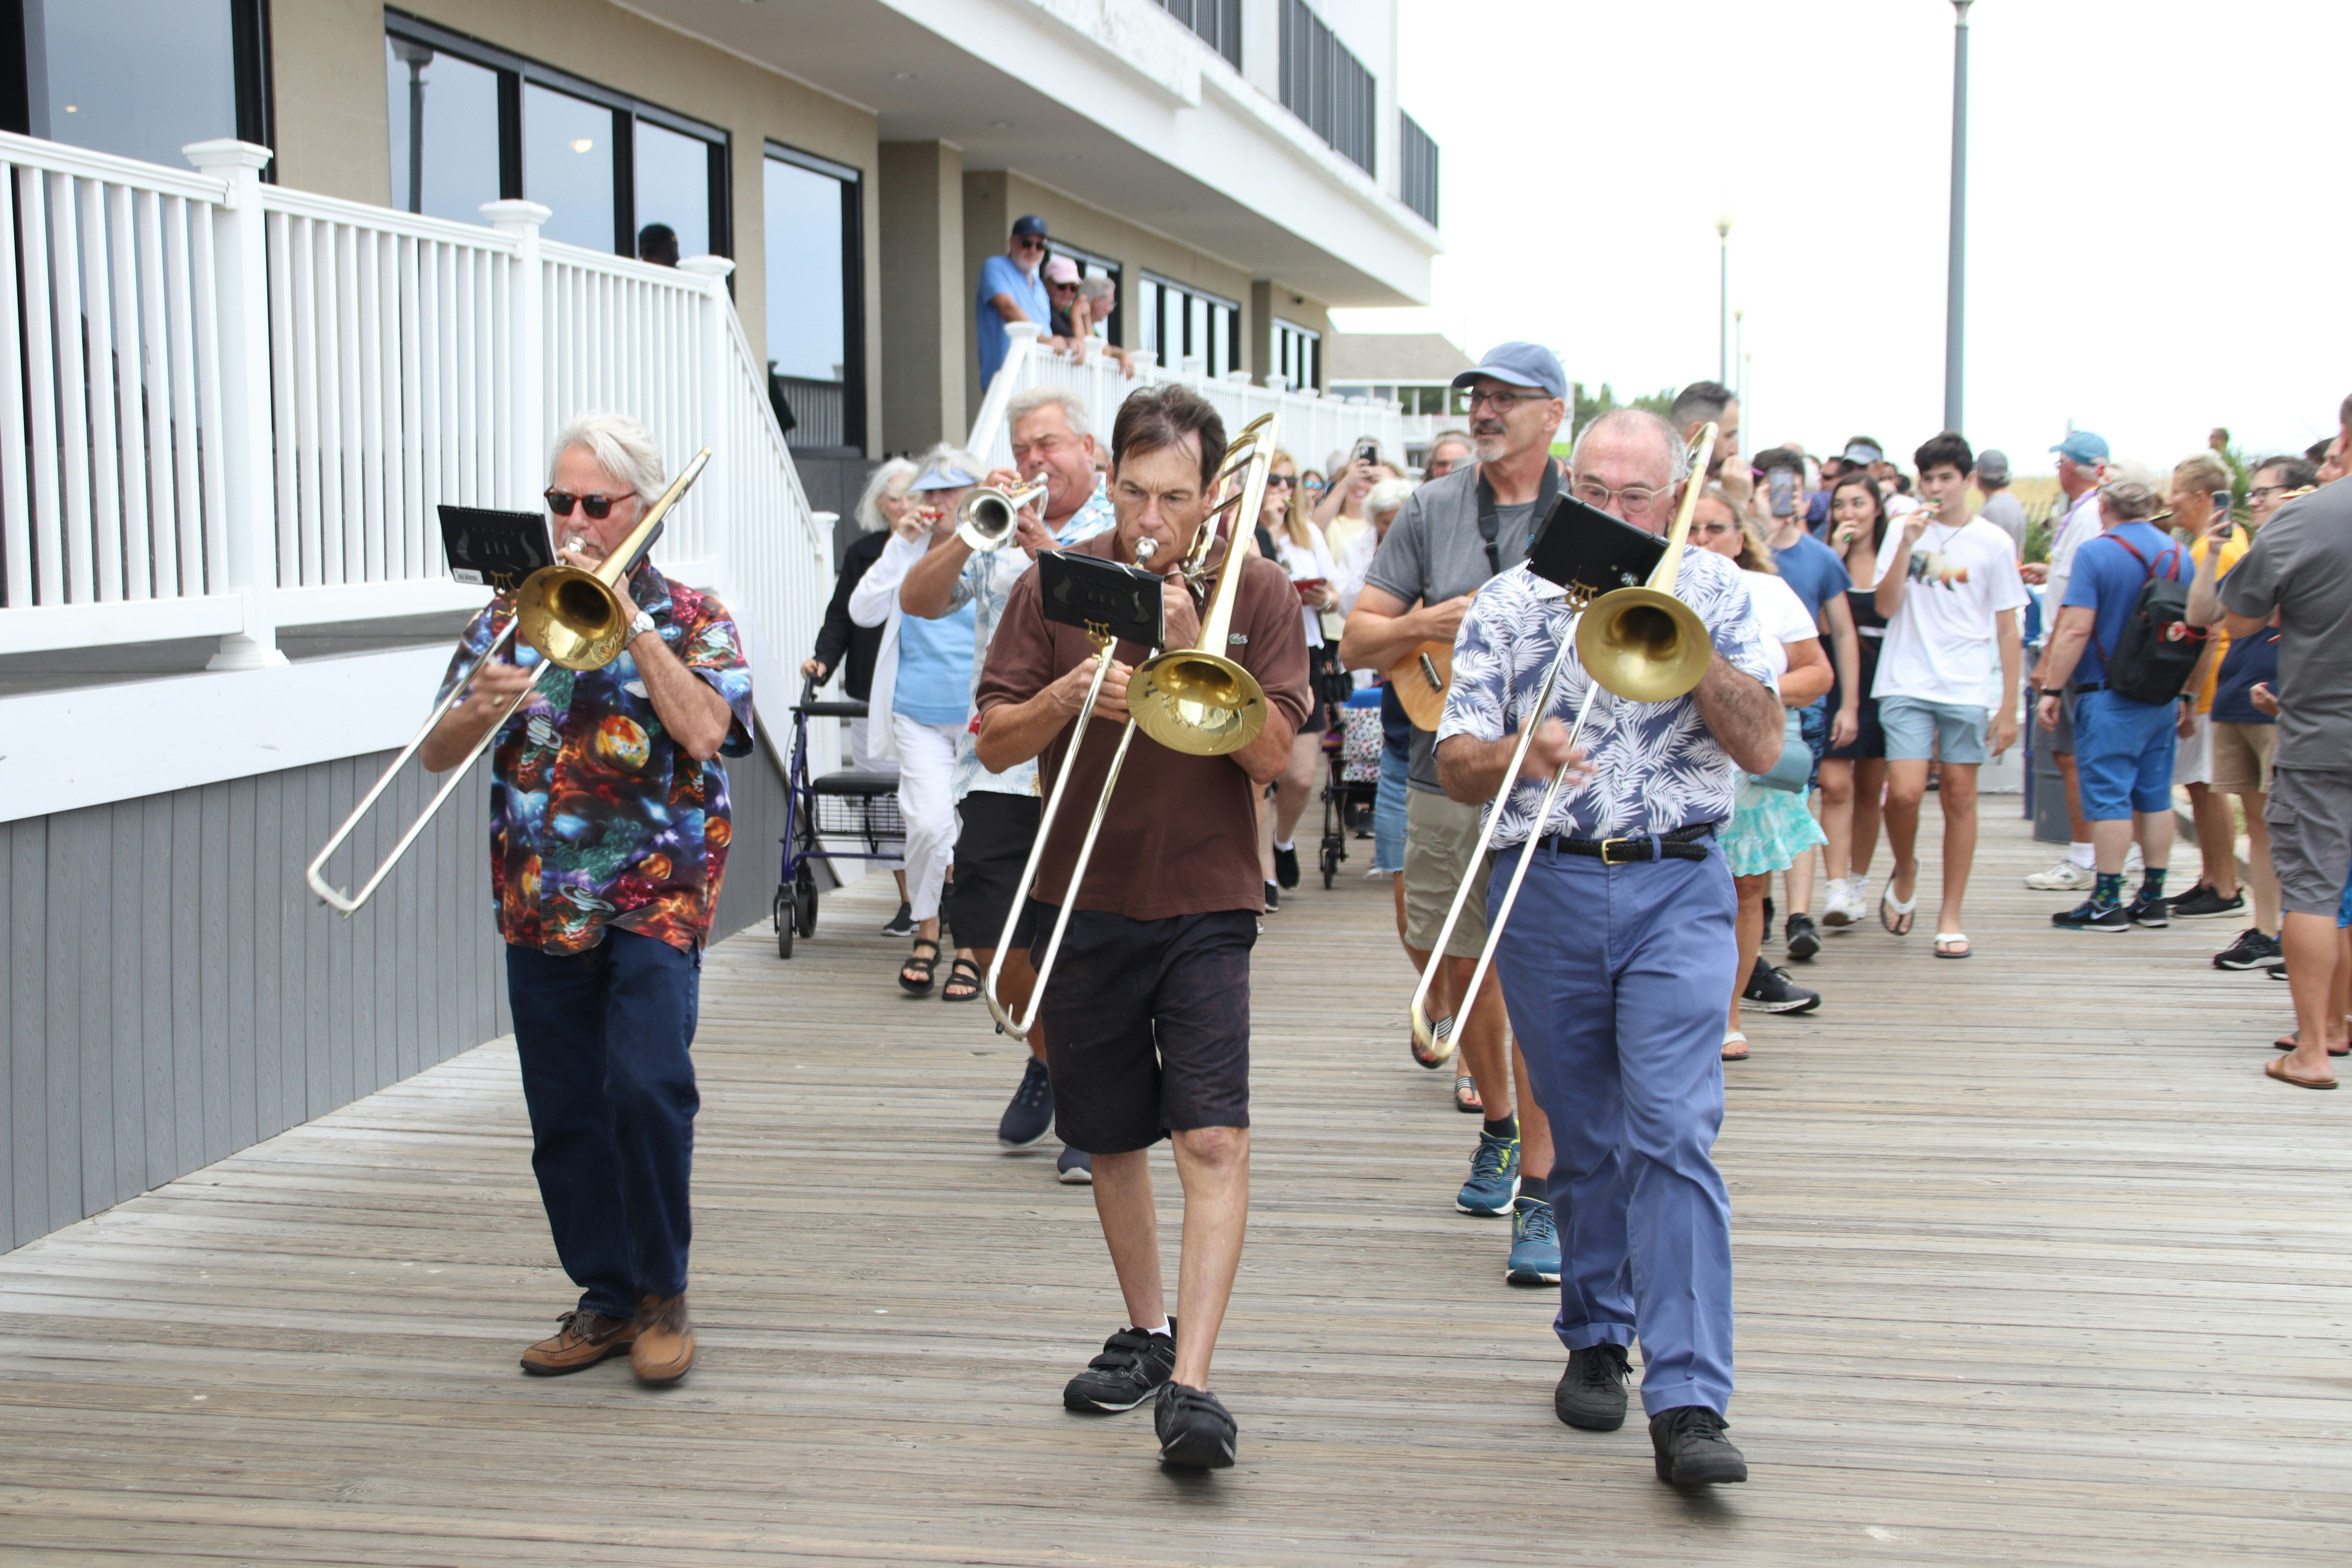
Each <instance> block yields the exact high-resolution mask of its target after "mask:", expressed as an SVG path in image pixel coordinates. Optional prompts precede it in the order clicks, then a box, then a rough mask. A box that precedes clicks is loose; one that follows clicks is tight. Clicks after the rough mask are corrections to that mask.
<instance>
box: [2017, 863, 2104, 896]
mask: <svg viewBox="0 0 2352 1568" xmlns="http://www.w3.org/2000/svg"><path fill="white" fill-rule="evenodd" d="M2097 881H2098V876H2097V874H2096V873H2095V872H2094V871H2093V870H2092V869H2091V868H2089V867H2088V866H2077V865H2075V864H2074V858H2073V857H2071V856H2065V855H2062V856H2060V857H2059V858H2058V864H2056V865H2055V866H2053V867H2051V868H2050V869H2048V870H2047V871H2036V872H2034V873H2033V874H2032V876H2030V877H2028V878H2026V879H2025V885H2026V886H2027V887H2029V888H2031V889H2033V890H2034V891H2035V892H2037V893H2079V892H2081V891H2083V890H2084V889H2086V888H2089V887H2091V886H2093V885H2094V884H2095V883H2096V882H2097Z"/></svg>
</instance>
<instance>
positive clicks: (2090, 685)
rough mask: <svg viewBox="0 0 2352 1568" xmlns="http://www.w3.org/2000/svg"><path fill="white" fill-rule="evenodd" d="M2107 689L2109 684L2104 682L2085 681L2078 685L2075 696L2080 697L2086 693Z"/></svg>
mask: <svg viewBox="0 0 2352 1568" xmlns="http://www.w3.org/2000/svg"><path fill="white" fill-rule="evenodd" d="M2105 689H2107V683H2106V682H2105V681H2104V680H2085V681H2083V682H2081V683H2079V684H2078V685H2076V687H2075V688H2074V695H2075V696H2077V697H2080V696H2082V695H2083V693H2084V692H2085V691H2105Z"/></svg>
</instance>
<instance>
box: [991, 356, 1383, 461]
mask: <svg viewBox="0 0 2352 1568" xmlns="http://www.w3.org/2000/svg"><path fill="white" fill-rule="evenodd" d="M1005 331H1006V332H1007V333H1008V334H1009V335H1010V338H1011V341H1010V342H1009V343H1008V344H1007V347H1006V352H1005V356H1004V363H1003V367H1002V368H1001V369H999V370H998V371H997V373H996V379H995V380H993V381H992V382H990V383H989V385H988V395H987V396H985V397H984V398H982V400H981V406H980V413H979V415H978V416H976V417H975V418H974V419H973V420H972V427H971V437H970V438H969V441H970V446H971V451H972V454H973V456H975V457H977V458H980V459H981V460H982V462H985V463H988V464H990V465H992V466H996V465H1003V466H1005V467H1010V466H1011V465H1012V461H1013V440H1012V436H1011V433H1010V432H1009V431H1007V430H1006V428H1005V427H1004V405H1005V404H1006V403H1007V402H1008V401H1009V400H1010V399H1011V398H1012V397H1013V395H1015V394H1017V393H1021V392H1024V391H1026V390H1028V389H1029V388H1030V387H1033V386H1042V385H1045V384H1048V383H1051V384H1056V385H1061V386H1068V387H1073V388H1075V389H1076V391H1077V393H1078V395H1080V396H1081V397H1083V398H1085V399H1086V404H1087V413H1088V415H1089V416H1090V417H1091V419H1092V420H1093V423H1094V428H1095V434H1096V437H1097V439H1099V440H1102V441H1106V442H1108V440H1109V438H1110V430H1111V422H1112V420H1113V419H1115V418H1116V417H1117V416H1118V405H1120V404H1121V403H1123V402H1125V401H1126V400H1127V397H1128V395H1129V393H1132V392H1133V391H1135V390H1136V388H1138V387H1139V386H1144V385H1147V384H1151V383H1153V382H1162V381H1175V382H1181V383H1183V384H1185V385H1187V386H1190V387H1192V389H1193V390H1194V391H1196V392H1198V393H1200V394H1201V395H1202V396H1203V397H1205V398H1207V399H1208V400H1209V402H1210V403H1211V404H1212V405H1214V406H1215V408H1216V410H1217V413H1218V414H1219V415H1220V416H1222V417H1223V420H1224V422H1225V429H1226V430H1227V432H1228V433H1231V432H1233V431H1236V430H1239V429H1240V428H1241V427H1242V426H1244V425H1246V424H1248V423H1249V422H1250V421H1251V420H1253V419H1255V418H1256V417H1257V416H1259V415H1261V414H1267V413H1279V414H1280V415H1281V416H1282V445H1283V447H1284V449H1285V450H1286V451H1288V452H1289V453H1290V454H1291V455H1292V457H1293V458H1295V459H1296V460H1297V464H1298V466H1299V467H1300V468H1317V469H1320V468H1323V467H1324V466H1325V465H1326V464H1327V463H1328V462H1329V460H1330V458H1331V454H1333V453H1334V452H1345V451H1347V450H1348V449H1349V448H1350V447H1353V446H1354V445H1355V444H1356V442H1358V441H1360V440H1361V439H1363V438H1364V437H1367V436H1369V437H1372V438H1374V439H1375V440H1377V441H1379V442H1380V444H1381V451H1382V452H1384V453H1386V454H1388V455H1389V457H1390V458H1392V459H1399V460H1401V454H1402V452H1403V450H1404V416H1403V415H1402V413H1400V412H1399V411H1398V408H1397V405H1395V404H1393V403H1387V402H1379V403H1375V402H1370V401H1367V400H1361V399H1342V398H1336V397H1322V396H1319V395H1316V394H1315V393H1313V392H1311V391H1310V392H1300V391H1295V390H1293V389H1291V388H1289V387H1287V386H1286V385H1284V384H1283V379H1282V377H1281V376H1279V375H1269V376H1267V377H1266V378H1265V381H1264V382H1263V383H1261V384H1252V383H1251V381H1250V378H1249V373H1248V372H1247V371H1239V370H1237V371H1231V372H1228V373H1227V374H1224V375H1223V376H1209V375H1205V374H1202V373H1201V370H1200V368H1199V363H1198V362H1197V361H1191V360H1188V361H1186V362H1185V363H1182V364H1180V365H1178V366H1177V367H1176V368H1174V369H1169V368H1166V367H1163V366H1161V365H1160V363H1158V362H1157V360H1156V358H1155V356H1153V355H1151V354H1149V353H1139V354H1135V355H1133V356H1131V357H1132V358H1133V360H1134V361H1135V375H1134V376H1133V378H1132V379H1130V378H1129V377H1126V376H1122V375H1121V374H1119V369H1118V361H1116V360H1114V359H1112V358H1111V357H1110V356H1109V355H1108V354H1104V353H1090V354H1088V355H1087V357H1086V359H1085V360H1084V361H1083V362H1082V361H1079V360H1077V359H1075V358H1073V357H1072V356H1071V355H1069V354H1068V353H1063V352H1061V351H1058V350H1042V349H1040V348H1038V347H1037V338H1038V336H1039V330H1038V328H1037V327H1036V326H1035V325H1034V323H1030V322H1025V321H1015V322H1013V323H1012V324H1011V325H1010V326H1008V327H1007V328H1006V329H1005Z"/></svg>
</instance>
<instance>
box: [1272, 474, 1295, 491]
mask: <svg viewBox="0 0 2352 1568" xmlns="http://www.w3.org/2000/svg"><path fill="white" fill-rule="evenodd" d="M1297 482H1298V480H1297V478H1296V477H1294V476H1292V475H1290V474H1268V475H1266V477H1265V488H1266V489H1274V487H1275V486H1276V485H1280V486H1281V487H1282V488H1283V489H1289V488H1290V487H1291V486H1293V485H1295V484H1297Z"/></svg>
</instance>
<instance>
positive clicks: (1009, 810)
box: [942, 790, 1045, 948]
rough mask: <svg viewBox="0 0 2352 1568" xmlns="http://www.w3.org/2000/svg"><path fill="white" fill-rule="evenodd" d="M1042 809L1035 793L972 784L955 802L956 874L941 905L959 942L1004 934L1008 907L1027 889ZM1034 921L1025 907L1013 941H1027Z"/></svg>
mask: <svg viewBox="0 0 2352 1568" xmlns="http://www.w3.org/2000/svg"><path fill="white" fill-rule="evenodd" d="M1044 810H1045V806H1044V804H1043V803H1042V802H1040V801H1039V800H1038V798H1037V797H1036V796H1035V795H1000V794H998V793H996V792H994V791H992V790H974V791H972V792H971V794H970V795H966V796H964V797H963V804H962V805H959V806H957V807H956V820H957V823H958V825H959V826H958V827H957V830H956V841H955V880H953V881H952V882H950V883H949V884H948V891H947V898H946V900H944V902H943V904H942V908H943V909H944V910H945V911H946V913H947V917H948V925H949V926H950V929H952V930H953V931H955V935H956V942H957V945H959V946H961V947H979V948H993V947H994V946H995V945H996V939H997V938H998V937H1000V936H1003V934H1004V917H1005V914H1006V912H1007V911H1008V910H1011V909H1012V908H1013V900H1016V899H1018V898H1020V897H1021V896H1022V895H1023V894H1024V893H1026V892H1027V891H1028V889H1026V888H1024V887H1023V886H1022V885H1021V873H1022V872H1023V871H1024V869H1026V868H1027V867H1028V864H1029V847H1030V846H1031V845H1033V844H1034V843H1036V841H1037V819H1038V817H1039V816H1041V815H1042V814H1043V812H1044ZM1033 925H1034V917H1033V915H1032V912H1031V910H1026V909H1024V910H1022V919H1021V923H1020V924H1019V925H1018V926H1016V927H1014V928H1013V946H1015V947H1020V946H1023V945H1024V944H1025V943H1026V942H1028V941H1029V932H1030V930H1031V929H1032V927H1033Z"/></svg>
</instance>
